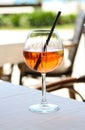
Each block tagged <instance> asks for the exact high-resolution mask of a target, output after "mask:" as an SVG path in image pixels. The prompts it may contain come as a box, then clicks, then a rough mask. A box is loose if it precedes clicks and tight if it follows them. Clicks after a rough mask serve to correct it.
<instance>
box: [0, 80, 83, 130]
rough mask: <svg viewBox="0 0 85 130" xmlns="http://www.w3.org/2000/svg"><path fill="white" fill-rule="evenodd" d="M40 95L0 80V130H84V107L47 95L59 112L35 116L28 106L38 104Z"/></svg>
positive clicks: (33, 90)
mask: <svg viewBox="0 0 85 130" xmlns="http://www.w3.org/2000/svg"><path fill="white" fill-rule="evenodd" d="M40 97H41V91H38V90H35V89H30V88H27V87H23V86H19V85H13V84H11V83H8V82H5V81H2V80H0V130H85V104H84V103H83V102H79V101H75V100H72V99H67V98H63V97H59V96H56V95H52V94H49V93H47V98H48V100H49V102H52V103H55V104H58V105H59V107H60V110H59V111H57V112H54V113H49V114H36V113H32V112H30V111H29V110H28V107H29V105H31V104H34V103H39V101H40Z"/></svg>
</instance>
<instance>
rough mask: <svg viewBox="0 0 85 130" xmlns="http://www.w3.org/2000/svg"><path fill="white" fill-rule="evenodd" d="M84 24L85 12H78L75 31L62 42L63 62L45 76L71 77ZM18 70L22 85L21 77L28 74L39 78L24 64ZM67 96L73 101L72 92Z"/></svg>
mask: <svg viewBox="0 0 85 130" xmlns="http://www.w3.org/2000/svg"><path fill="white" fill-rule="evenodd" d="M84 22H85V12H84V11H80V12H79V13H78V15H77V18H76V21H75V30H74V35H73V38H72V39H68V40H65V41H63V44H64V48H65V52H66V57H64V61H63V62H62V64H61V65H60V66H59V67H58V68H57V69H56V70H54V71H52V72H50V73H47V76H59V77H62V76H63V75H64V76H65V77H69V76H70V77H71V75H72V71H73V64H74V61H75V56H76V53H77V49H78V46H79V43H80V38H81V35H82V33H83V25H84ZM84 33H85V32H84ZM67 62H68V65H67ZM19 68H20V70H21V77H20V84H22V77H23V76H26V75H28V74H31V75H32V76H36V75H37V76H39V73H36V72H33V71H31V70H30V69H28V68H27V66H26V65H25V63H20V64H19ZM70 88H72V89H73V85H70ZM49 89H50V90H51V91H53V85H52V86H49ZM56 89H57V88H56ZM47 91H48V90H47ZM69 94H70V97H71V98H74V99H75V94H74V93H73V92H72V91H69Z"/></svg>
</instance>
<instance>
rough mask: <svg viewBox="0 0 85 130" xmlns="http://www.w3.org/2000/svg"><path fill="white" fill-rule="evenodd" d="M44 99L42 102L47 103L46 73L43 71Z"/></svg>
mask: <svg viewBox="0 0 85 130" xmlns="http://www.w3.org/2000/svg"><path fill="white" fill-rule="evenodd" d="M41 75H42V100H41V104H47V99H46V74H45V73H42V74H41Z"/></svg>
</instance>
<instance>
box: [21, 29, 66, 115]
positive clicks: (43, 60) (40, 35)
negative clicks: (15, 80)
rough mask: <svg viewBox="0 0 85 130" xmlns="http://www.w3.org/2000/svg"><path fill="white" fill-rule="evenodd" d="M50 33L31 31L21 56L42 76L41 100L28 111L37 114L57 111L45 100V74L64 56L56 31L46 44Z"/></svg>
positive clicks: (54, 105) (56, 107)
mask: <svg viewBox="0 0 85 130" xmlns="http://www.w3.org/2000/svg"><path fill="white" fill-rule="evenodd" d="M49 33H50V30H48V29H34V30H31V31H30V32H29V34H28V36H27V39H26V42H25V46H24V49H23V55H24V59H25V63H26V64H27V66H28V67H29V68H30V69H32V70H33V71H36V72H40V73H41V76H42V99H41V103H40V104H34V105H32V106H30V107H29V110H30V111H32V112H37V113H49V112H54V111H58V110H59V107H58V106H57V105H56V104H49V103H48V102H47V98H46V81H45V79H46V73H47V72H50V71H52V70H54V69H56V68H57V67H58V66H59V65H60V63H61V61H62V59H63V55H64V49H63V44H62V40H61V39H60V37H59V35H58V33H57V32H56V30H54V32H53V33H52V36H51V38H50V40H49V42H48V44H46V41H47V37H48V35H49Z"/></svg>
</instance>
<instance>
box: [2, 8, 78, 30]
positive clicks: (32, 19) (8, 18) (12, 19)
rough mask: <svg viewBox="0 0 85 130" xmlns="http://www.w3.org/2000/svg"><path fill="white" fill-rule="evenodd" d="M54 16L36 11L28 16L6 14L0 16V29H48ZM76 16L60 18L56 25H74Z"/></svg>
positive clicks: (53, 14)
mask: <svg viewBox="0 0 85 130" xmlns="http://www.w3.org/2000/svg"><path fill="white" fill-rule="evenodd" d="M55 17H56V14H55V13H53V12H44V11H41V10H36V11H35V12H33V13H29V14H8V15H7V14H6V15H4V14H3V15H0V27H19V28H29V27H45V26H46V27H49V26H51V25H52V24H53V21H54V19H55ZM75 18H76V15H74V14H70V15H65V16H62V15H61V16H60V18H59V20H58V24H60V25H62V24H69V23H74V21H75Z"/></svg>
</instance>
